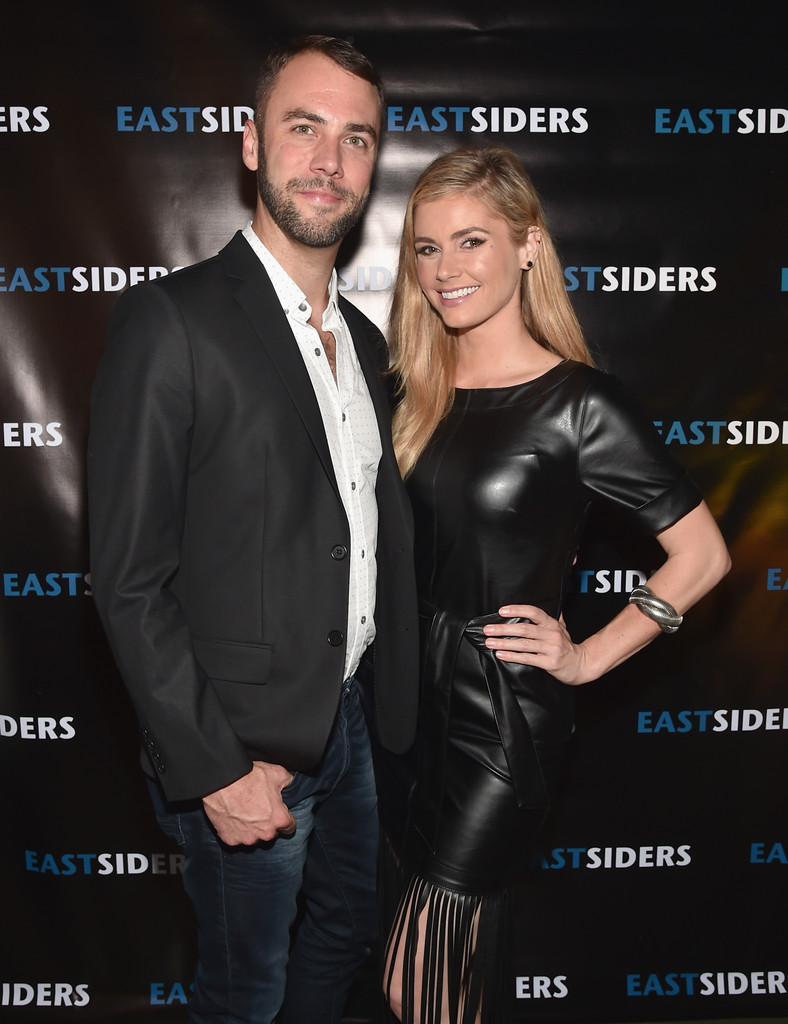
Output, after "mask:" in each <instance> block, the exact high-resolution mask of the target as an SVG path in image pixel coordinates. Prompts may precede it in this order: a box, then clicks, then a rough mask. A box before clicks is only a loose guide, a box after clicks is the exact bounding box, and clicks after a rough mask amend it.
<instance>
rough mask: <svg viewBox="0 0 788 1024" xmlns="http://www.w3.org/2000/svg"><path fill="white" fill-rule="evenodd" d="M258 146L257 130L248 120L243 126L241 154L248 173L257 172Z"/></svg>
mask: <svg viewBox="0 0 788 1024" xmlns="http://www.w3.org/2000/svg"><path fill="white" fill-rule="evenodd" d="M258 146H259V139H258V137H257V128H256V126H255V123H254V121H252V120H248V121H247V122H246V124H245V125H244V135H243V144H242V149H241V152H242V154H243V161H244V163H245V164H246V166H247V167H248V168H249V170H250V171H256V170H257V165H258V155H257V154H258Z"/></svg>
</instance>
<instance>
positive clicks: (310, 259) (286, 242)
mask: <svg viewBox="0 0 788 1024" xmlns="http://www.w3.org/2000/svg"><path fill="white" fill-rule="evenodd" d="M252 230H253V231H254V233H255V234H256V235H257V237H258V238H259V239H260V241H261V242H262V243H263V245H264V246H265V247H266V249H267V250H268V251H269V252H270V253H271V255H272V256H273V257H274V259H276V260H277V262H278V263H279V264H280V266H281V267H283V268H284V270H285V271H286V272H287V273H288V274H289V275H290V277H291V278H292V279H293V280H294V281H295V283H296V284H297V285H298V287H299V288H300V289H301V291H302V292H303V293H304V295H305V296H306V301H307V302H308V303H309V305H310V306H311V307H312V316H313V317H317V318H318V322H319V318H322V315H323V312H324V311H325V308H326V306H327V305H328V283H329V281H330V280H331V272H332V270H333V269H334V262H335V260H336V256H337V252H338V250H339V245H340V243H339V242H337V244H336V245H332V246H328V247H326V248H313V247H312V246H308V245H304V244H303V243H302V242H296V241H295V240H294V239H292V238H290V236H289V235H286V234H285V233H284V232H283V231H282V230H281V229H280V228H279V227H278V225H277V224H275V223H274V221H273V220H272V219H271V217H270V215H269V214H268V212H267V211H265V210H263V211H262V212H261V210H260V208H259V207H258V208H257V210H256V211H255V215H254V218H253V220H252Z"/></svg>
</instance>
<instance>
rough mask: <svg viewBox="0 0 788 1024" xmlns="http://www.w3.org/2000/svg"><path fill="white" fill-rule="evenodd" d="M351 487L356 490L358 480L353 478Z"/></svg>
mask: <svg viewBox="0 0 788 1024" xmlns="http://www.w3.org/2000/svg"><path fill="white" fill-rule="evenodd" d="M350 489H351V491H355V489H356V481H355V480H353V481H352V483H351V484H350Z"/></svg>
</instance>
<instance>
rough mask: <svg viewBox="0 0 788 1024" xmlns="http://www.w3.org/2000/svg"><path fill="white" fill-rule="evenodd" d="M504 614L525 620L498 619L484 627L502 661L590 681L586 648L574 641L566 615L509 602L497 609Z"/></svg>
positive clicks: (559, 677)
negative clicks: (502, 620) (549, 612)
mask: <svg viewBox="0 0 788 1024" xmlns="http://www.w3.org/2000/svg"><path fill="white" fill-rule="evenodd" d="M498 614H499V615H501V616H502V617H503V618H517V619H522V620H523V621H522V622H496V623H491V624H490V625H487V626H485V627H484V633H485V635H486V637H487V641H486V643H487V647H488V648H490V649H491V650H493V651H495V656H496V657H497V658H499V659H500V660H501V661H509V662H515V663H516V664H518V665H535V666H536V667H537V668H543V669H544V670H545V672H549V673H550V675H552V676H555V678H556V679H557V680H558V681H559V682H562V683H567V684H568V685H570V686H577V685H579V684H580V683H585V682H588V677H587V676H586V674H585V673H586V658H585V650H584V648H583V645H582V644H575V643H573V642H572V638H571V636H570V635H569V631H568V630H567V628H566V626H565V625H564V621H563V618H561V619H554V618H553V617H552V616H551V615H548V614H547V612H544V611H542V609H541V608H537V607H536V605H532V604H509V605H504V606H503V607H502V608H499V609H498Z"/></svg>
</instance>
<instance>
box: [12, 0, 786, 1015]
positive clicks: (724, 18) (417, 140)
mask: <svg viewBox="0 0 788 1024" xmlns="http://www.w3.org/2000/svg"><path fill="white" fill-rule="evenodd" d="M727 9H728V8H727V5H721V4H710V3H709V4H706V3H686V4H684V5H683V6H679V5H671V4H668V5H665V4H661V5H657V4H655V5H650V4H644V3H637V2H630V3H615V4H613V3H583V2H568V0H543V2H541V3H532V2H527V0H517V2H507V3H502V2H500V0H498V2H496V0H492V2H489V3H486V4H479V3H478V2H473V3H471V2H469V0H452V2H448V0H434V2H433V3H431V4H425V3H415V2H412V0H399V2H396V0H376V2H375V3H371V2H365V3H360V2H358V0H340V2H337V3H335V4H329V5H327V4H325V3H318V2H316V0H300V2H298V3H293V4H284V3H281V0H279V2H276V3H268V4H266V3H259V2H258V3H253V2H252V0H195V2H188V0H167V2H164V3H162V2H161V0H156V2H154V0H139V2H136V3H130V2H127V0H119V2H115V3H112V4H109V3H107V4H93V3H89V2H82V3H78V2H77V3H70V4H59V3H58V4H55V3H47V2H43V3H41V2H38V3H37V2H35V0H31V2H29V3H21V2H14V3H9V4H6V5H5V6H4V9H3V12H2V18H1V19H0V55H1V59H0V176H1V180H2V203H1V204H0V358H1V359H2V376H1V379H0V401H1V402H2V420H3V447H2V460H3V463H2V502H1V504H0V508H1V509H2V524H3V525H2V531H0V552H1V554H0V571H1V572H2V595H1V597H0V607H1V608H2V620H1V622H2V637H0V673H1V674H2V678H1V680H0V752H1V753H2V779H3V785H2V795H1V796H0V820H1V821H2V840H0V861H1V863H2V883H1V884H2V890H1V896H0V898H1V899H2V903H1V904H0V906H2V924H0V929H1V930H2V946H1V948H2V953H0V957H1V959H0V1008H1V1009H0V1012H1V1013H2V1015H3V1018H8V1019H9V1020H15V1019H19V1020H20V1021H22V1020H35V1021H41V1022H46V1021H60V1020H73V1021H80V1020H84V1021H102V1022H113V1021H118V1022H120V1021H123V1022H137V1021H139V1022H147V1021H151V1022H155V1021H157V1020H158V1021H169V1020H175V1019H180V1018H181V1017H182V1015H183V1013H184V1009H183V1007H184V1005H185V1002H186V1000H187V998H188V989H189V979H190V976H191V969H192V963H193V955H194V948H193V922H192V919H191V911H190V908H189V906H188V904H187V902H186V899H185V897H184V895H183V892H182V889H181V885H180V879H179V877H178V875H179V871H180V867H181V858H180V855H179V853H178V851H177V849H176V848H174V847H172V846H170V845H169V843H168V842H167V841H166V840H165V839H164V838H163V837H162V836H161V835H160V834H159V832H158V830H157V827H156V825H155V822H154V821H153V818H152V814H151V812H150V809H149V807H148V803H147V795H146V793H145V791H144V788H143V785H142V780H141V777H140V775H139V773H138V769H137V758H136V729H135V724H134V721H133V716H132V714H131V711H130V707H129V705H128V703H127V699H126V696H125V692H124V690H123V688H122V685H121V683H120V681H119V679H118V676H117V673H116V671H115V668H114V665H113V663H112V660H111V658H110V656H109V653H108V650H107V647H106V646H105V643H104V640H103V637H102V635H101V631H100V628H99V626H98V622H97V619H96V616H95V612H94V609H93V605H92V601H91V590H90V565H89V564H88V554H87V543H86V525H85V470H84V452H85V442H86V436H87V430H88V397H89V392H90V386H91V382H92V379H93V375H94V372H95V369H96V365H97V362H98V360H99V357H100V355H101V351H102V347H103V339H104V331H105V327H106V323H107V319H108V317H109V314H110V310H111V308H112V306H113V303H114V302H115V300H116V298H117V296H118V294H119V293H120V292H121V291H122V290H123V289H124V288H126V287H127V286H129V285H133V284H135V283H136V282H138V281H143V280H147V279H150V278H153V277H157V276H160V275H163V274H168V273H170V272H171V271H172V270H173V269H174V268H176V267H178V266H182V265H184V264H188V263H192V262H194V261H196V260H198V259H201V258H204V257H207V256H210V255H212V254H213V253H215V252H216V251H217V250H218V249H219V248H220V247H221V246H222V245H223V244H224V242H225V241H226V240H227V239H228V238H229V237H230V235H231V234H232V233H233V232H234V231H235V230H236V229H237V228H238V227H241V226H243V224H244V223H245V222H246V220H247V219H248V217H249V216H250V213H251V209H252V206H253V202H254V182H253V177H252V176H251V175H250V174H249V173H248V172H246V171H245V170H244V169H243V167H242V164H241V161H240V141H241V136H240V131H241V129H242V126H243V123H244V120H245V119H246V117H247V116H248V115H249V113H250V110H251V108H250V103H251V102H252V96H253V92H254V83H255V78H256V72H257V68H258V65H259V61H260V58H261V55H262V54H263V53H264V52H265V50H266V49H267V48H268V46H269V45H270V43H271V42H272V41H273V40H281V39H286V38H288V37H290V36H291V35H293V34H295V33H297V32H303V31H320V32H329V33H331V34H335V35H344V36H347V37H349V38H352V39H353V40H354V41H355V42H356V44H357V45H358V46H359V47H360V48H361V49H362V50H364V51H365V52H366V53H367V54H368V55H369V56H371V57H372V59H373V60H374V61H375V62H376V63H377V64H378V65H379V67H380V69H381V71H382V73H383V77H384V79H385V81H386V84H387V87H388V110H387V122H388V131H387V135H386V140H385V145H384V149H383V152H382V156H381V160H380V166H379V170H378V173H377V181H376V191H375V195H374V199H373V201H372V203H371V206H370V209H369V212H368V214H367V216H366V219H365V222H364V226H363V230H362V231H361V232H360V234H359V235H358V236H357V237H355V238H354V239H352V240H351V243H350V244H349V245H347V246H346V247H345V248H344V249H343V252H342V254H341V260H340V265H341V287H342V289H343V290H344V291H345V293H346V294H348V295H349V297H350V298H351V299H352V300H353V301H356V302H357V303H358V304H359V305H360V306H361V307H362V308H363V309H364V310H365V311H366V312H367V313H368V314H369V315H370V316H371V317H372V318H373V319H374V320H375V321H376V322H378V323H379V324H381V326H384V327H385V319H386V312H387V303H388V299H389V295H390V285H391V281H392V275H393V273H394V270H395V260H396V247H397V239H398V234H399V229H400V222H401V217H402V212H403V209H404V204H405V199H406V195H407V193H408V190H409V188H410V186H411V184H412V183H413V181H414V180H415V178H416V176H417V174H418V172H419V171H420V169H421V168H422V167H423V166H424V165H425V164H426V163H427V162H428V160H429V159H431V158H432V157H433V156H434V155H435V154H437V153H438V152H441V151H443V150H445V149H448V148H451V147H454V146H456V145H458V144H489V143H503V144H506V145H509V146H511V147H512V148H513V149H514V150H515V151H516V152H517V154H518V155H519V156H520V157H521V159H522V160H523V161H524V163H525V164H526V166H527V167H528V168H529V169H530V171H531V173H532V175H533V177H534V179H535V181H536V183H537V186H538V187H539V188H540V190H541V192H542V194H543V197H544V200H545V204H546V207H547V211H548V216H549V219H550V221H551V223H552V226H553V229H554V232H555V234H556V235H557V238H558V240H559V244H560V250H561V254H562V258H563V261H564V263H565V265H566V287H567V289H568V291H569V292H570V293H571V295H572V298H573V299H574V300H575V302H576V306H577V309H578V312H579V314H580V317H581V319H582V321H583V324H584V326H585V328H586V331H587V334H588V337H589V340H590V343H591V345H592V347H593V350H594V352H595V354H596V357H597V360H598V362H599V363H600V365H602V366H603V367H605V368H606V369H608V370H610V371H612V372H615V373H616V374H618V375H619V376H620V377H622V378H623V379H624V380H625V382H626V383H627V384H628V385H629V387H630V388H631V389H632V390H633V391H634V392H635V393H637V394H638V395H639V396H640V398H641V399H642V401H643V402H644V403H645V404H646V406H647V408H648V409H649V411H650V413H651V415H652V416H653V419H654V422H655V424H656V429H658V430H659V432H660V434H661V435H662V437H663V439H664V442H665V444H666V445H667V446H669V448H670V449H671V451H672V452H673V453H674V454H675V455H676V456H677V457H678V458H679V459H680V460H681V461H683V462H684V463H685V464H686V465H687V466H688V467H689V469H690V470H691V472H692V474H693V475H694V477H695V478H696V480H697V481H698V483H699V484H700V485H701V486H702V488H703V490H704V492H705V494H706V495H707V498H708V501H709V504H710V505H711V508H712V510H713V511H714V513H715V514H716V515H717V516H718V517H719V521H720V523H721V526H722V528H723V531H724V533H725V536H726V538H727V541H728V544H729V546H730V549H731V552H732V555H733V570H732V572H731V574H730V575H729V576H728V578H727V579H726V580H725V581H724V582H723V584H722V585H721V586H720V587H719V588H718V590H717V591H716V592H715V593H714V594H713V595H712V596H710V597H709V598H708V599H706V600H705V601H704V602H702V604H701V605H700V606H698V607H697V608H696V609H694V610H693V611H692V612H691V613H690V614H689V615H688V616H687V619H686V623H685V625H684V626H683V627H682V629H681V631H680V632H679V633H678V634H676V635H675V636H672V637H664V638H660V640H658V641H657V642H656V643H655V644H653V645H652V646H651V647H650V648H649V649H648V650H647V651H645V652H643V653H642V654H640V655H638V656H637V657H636V658H634V659H632V661H630V662H629V663H628V664H626V665H625V666H623V667H621V668H620V669H618V670H616V671H614V672H612V673H611V674H610V676H609V677H608V678H606V679H604V680H602V681H600V682H598V683H596V684H594V685H592V686H589V687H588V688H587V689H585V690H583V691H582V693H581V695H580V709H579V715H578V721H577V729H576V736H575V744H574V747H573V750H572V754H571V758H570V761H569V764H568V765H567V771H566V775H565V779H564V783H563V786H562V792H561V799H560V802H559V804H558V806H557V807H556V809H555V812H554V813H553V815H552V817H551V820H550V822H549V826H548V829H547V831H546V832H545V835H544V842H543V848H542V849H541V851H540V853H539V855H538V856H537V857H536V858H535V859H534V860H533V862H532V863H529V864H524V865H523V871H522V876H521V884H520V885H519V886H518V888H517V891H516V893H515V897H514V906H515V935H514V945H513V950H512V960H511V972H510V976H509V980H508V985H509V991H510V996H511V1000H512V1005H513V1007H514V1009H515V1016H516V1019H517V1020H518V1021H533V1020H543V1021H552V1020H555V1021H571V1022H579V1021H604V1022H613V1021H627V1020H630V1021H631V1020H640V1021H648V1020H668V1019H679V1018H681V1019H685V1020H686V1019H700V1018H706V1019H709V1018H723V1017H725V1018H733V1017H739V1018H753V1017H765V1018H768V1017H778V1016H788V942H787V941H786V932H785V912H786V907H787V906H788V900H787V899H786V890H787V889H788V886H787V885H786V880H788V824H787V822H788V815H787V814H786V810H788V806H787V805H788V801H787V800H786V774H787V772H788V744H787V743H786V739H787V738H788V683H787V681H786V676H787V675H788V672H787V669H788V616H787V615H786V612H787V611H788V528H787V526H786V507H787V505H788V337H787V336H786V316H785V311H786V304H787V303H788V237H787V234H786V205H787V202H786V194H787V189H786V184H787V183H786V152H787V147H786V141H787V140H788V90H787V89H786V77H785V39H786V27H788V25H787V23H786V22H787V19H786V16H785V14H784V13H781V10H782V12H784V11H785V8H784V7H782V8H781V9H780V7H779V5H775V6H772V5H771V4H770V3H749V4H742V5H740V7H739V11H738V14H737V15H736V16H735V17H734V16H732V15H729V14H727V13H725V12H726V11H727ZM623 538H626V540H624V539H623ZM658 557H659V553H658V549H657V547H656V546H655V544H654V543H653V542H652V541H651V540H648V539H645V538H640V537H633V535H632V533H631V529H629V528H628V527H624V526H623V525H622V524H620V523H617V522H615V521H613V520H611V518H610V517H609V516H608V515H605V516H602V517H599V518H598V519H597V520H595V521H594V522H593V524H592V534H591V536H590V538H589V542H588V544H587V545H586V546H585V548H584V551H583V554H582V558H581V559H580V561H579V562H578V564H577V567H576V572H575V575H574V583H575V586H574V595H573V601H572V608H571V615H570V618H571V625H572V627H573V629H574V630H575V631H576V632H577V633H578V634H580V633H582V632H584V631H590V630H591V629H592V628H593V627H594V625H595V624H596V623H598V622H601V621H602V620H604V619H605V618H606V617H607V616H609V615H610V614H611V613H612V612H614V611H615V610H616V609H617V608H618V607H619V606H620V604H621V603H622V602H623V601H624V600H625V595H626V593H627V592H628V591H629V590H630V589H631V588H632V587H633V586H634V585H635V584H637V583H638V582H640V581H641V580H642V579H643V578H644V577H645V575H646V574H647V573H648V572H649V571H650V570H652V569H653V568H654V567H655V565H656V564H657V560H658ZM502 841H506V837H502ZM353 999H354V1004H353V1007H352V1012H353V1013H354V1015H355V1017H356V1018H359V1019H366V1016H367V1014H368V1010H369V1003H370V993H369V987H368V985H367V986H365V985H364V984H360V985H359V986H358V988H357V990H356V992H355V995H354V997H353Z"/></svg>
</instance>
